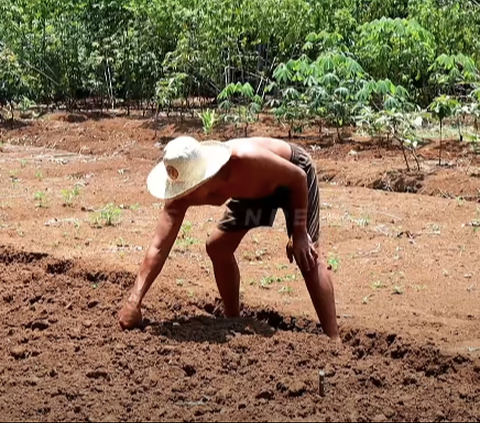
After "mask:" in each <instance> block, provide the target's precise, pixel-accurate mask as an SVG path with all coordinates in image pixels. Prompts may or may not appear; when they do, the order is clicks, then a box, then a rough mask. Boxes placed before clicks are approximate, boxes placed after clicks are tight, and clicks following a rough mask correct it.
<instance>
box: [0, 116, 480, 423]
mask: <svg viewBox="0 0 480 423" xmlns="http://www.w3.org/2000/svg"><path fill="white" fill-rule="evenodd" d="M0 131H1V132H0V142H1V144H0V163H1V165H0V180H1V182H2V184H1V188H0V240H1V241H0V274H1V276H0V278H1V282H2V283H1V285H0V301H1V302H2V307H1V309H0V322H1V325H0V333H1V336H2V339H3V342H2V343H1V346H0V351H1V354H2V360H1V365H0V380H1V383H0V416H1V420H2V421H25V420H30V421H67V420H71V421H145V420H147V421H148V420H157V421H158V420H162V421H173V420H184V421H212V420H213V421H221V420H223V419H224V420H226V421H239V420H242V421H246V420H247V419H252V420H253V421H285V420H290V421H312V420H314V419H316V420H317V421H331V420H334V421H337V420H339V419H340V420H341V419H344V421H385V420H388V421H399V420H406V421H479V420H480V412H479V408H478V402H479V400H480V388H479V386H480V384H479V382H480V354H479V353H480V336H479V332H478V324H479V319H480V301H479V292H480V291H479V289H480V287H479V285H478V281H479V276H480V264H479V262H478V251H479V249H480V232H479V231H477V229H478V224H479V221H480V208H479V205H478V200H479V198H480V191H479V189H478V187H479V186H480V184H479V179H478V178H479V174H480V160H478V158H477V159H476V161H475V160H474V161H472V162H471V163H470V161H471V155H470V153H469V150H468V146H464V145H463V144H462V143H459V142H458V141H455V140H453V139H452V140H451V142H446V145H447V148H446V151H447V152H448V153H446V154H447V155H446V156H445V161H446V165H444V166H442V167H437V166H436V165H435V160H436V156H437V151H436V149H437V143H436V142H433V141H432V142H431V143H428V144H426V146H424V147H423V148H421V149H419V154H420V156H421V160H422V169H423V171H422V172H410V173H408V172H405V171H404V168H405V164H404V162H403V157H402V155H401V153H400V152H399V150H395V149H393V148H391V147H388V148H387V147H381V146H379V145H378V143H377V142H375V141H373V140H370V139H369V138H368V137H362V136H358V135H355V134H350V135H348V134H347V135H346V136H345V141H344V142H342V143H333V140H334V138H335V137H334V133H335V130H334V129H328V128H324V131H323V133H322V135H321V136H320V135H318V131H317V132H315V131H314V130H310V131H308V130H307V131H305V132H304V133H303V134H302V135H301V136H297V137H296V138H295V139H294V142H296V143H298V144H300V145H303V146H305V148H307V149H308V150H309V151H310V153H311V155H312V157H313V158H314V159H315V161H316V163H317V167H318V174H319V178H320V180H321V181H322V182H321V221H322V227H321V243H322V246H323V259H324V260H327V261H328V263H329V264H330V266H331V270H332V272H333V277H334V282H335V289H336V298H337V313H338V317H339V323H340V325H341V335H342V339H343V345H342V346H341V347H340V346H335V345H332V344H330V343H329V342H328V338H327V337H325V336H324V335H323V334H322V333H321V329H320V327H319V325H317V323H316V322H317V320H316V317H315V313H314V310H313V306H312V305H311V303H310V299H309V297H308V293H307V290H306V288H305V286H304V283H303V280H302V278H301V275H300V274H299V272H298V271H297V269H296V267H295V266H294V265H292V264H289V262H288V260H287V258H286V255H285V244H286V241H287V239H286V235H285V232H284V220H283V216H282V215H281V214H279V215H278V218H277V221H276V223H275V227H274V228H272V229H259V230H256V231H253V232H252V233H251V234H249V235H248V236H247V237H246V239H245V241H244V243H243V244H241V246H240V248H239V251H238V254H237V258H238V260H239V265H240V269H241V273H242V287H241V292H242V304H243V316H242V318H241V319H238V320H227V319H224V318H223V317H222V307H221V303H220V301H219V298H218V293H217V290H216V286H215V281H214V278H213V275H212V268H211V264H210V262H209V260H208V257H207V255H206V253H205V248H204V242H205V240H206V237H207V235H208V233H209V232H210V231H211V230H212V228H213V227H214V226H215V224H216V221H217V219H218V218H219V217H220V215H221V213H222V208H213V207H212V208H210V207H202V208H198V209H191V210H189V212H188V214H187V218H186V221H185V223H184V226H183V228H182V230H181V234H180V236H179V238H178V241H177V243H176V245H175V247H174V250H173V252H172V254H171V257H170V258H169V260H168V261H167V264H166V266H165V269H164V271H163V273H162V274H161V275H160V277H159V278H158V280H157V281H156V283H155V284H154V285H153V287H152V289H151V291H150V292H149V294H148V295H147V298H146V301H145V309H144V317H145V327H144V328H143V329H142V330H136V331H133V332H122V331H120V328H119V326H118V323H117V313H118V310H119V309H120V307H121V305H122V303H123V301H124V300H125V298H126V296H127V294H128V291H129V289H130V288H131V286H132V284H133V282H134V278H135V275H136V272H137V270H138V266H139V264H140V263H141V260H142V258H143V255H144V252H145V249H146V247H147V246H148V243H149V242H150V237H151V235H152V231H153V229H154V226H155V223H156V219H157V216H158V214H159V211H160V209H161V207H162V205H161V204H160V203H157V202H156V200H155V199H154V198H152V197H151V196H150V195H149V194H148V193H147V192H146V187H145V179H146V176H147V174H148V172H149V170H150V169H151V168H152V166H153V165H154V164H155V163H156V162H157V161H158V160H159V159H160V158H161V145H162V143H165V142H166V141H168V140H169V139H171V138H172V137H174V136H176V135H178V134H181V133H190V134H193V135H195V136H197V137H198V138H200V139H206V138H207V136H206V135H204V134H203V133H202V127H201V123H199V122H198V121H197V120H195V121H192V120H191V119H189V118H186V119H185V120H184V121H181V120H180V119H177V118H176V117H170V118H163V119H162V123H161V125H159V129H158V133H157V137H155V136H154V126H153V123H152V120H151V119H150V118H147V117H145V118H143V117H142V116H141V114H140V115H137V114H135V113H134V114H132V115H131V116H125V115H123V114H120V115H118V116H116V115H114V114H111V115H107V114H104V115H94V114H90V115H88V114H80V113H78V114H68V113H60V112H59V113H54V114H47V115H45V116H43V117H42V118H41V119H36V120H31V121H28V120H24V121H20V120H18V121H16V123H5V124H4V125H3V126H2V127H1V129H0ZM241 133H242V130H241V128H239V129H238V131H236V130H235V128H234V127H233V126H220V127H219V128H218V129H216V130H215V131H214V132H213V133H212V134H211V135H210V136H209V137H210V138H214V139H221V140H225V139H227V138H229V137H233V136H238V135H241ZM251 135H270V136H276V137H282V138H283V137H285V129H284V128H283V127H281V126H279V125H276V124H275V123H274V122H273V121H272V120H271V118H269V117H266V116H262V118H261V120H260V122H259V123H257V124H255V125H254V126H253V127H252V128H251ZM467 166H468V169H467ZM76 187H77V188H76ZM380 188H383V189H380ZM322 369H323V370H324V371H325V373H326V379H325V395H324V396H321V395H320V394H319V376H318V372H319V370H322Z"/></svg>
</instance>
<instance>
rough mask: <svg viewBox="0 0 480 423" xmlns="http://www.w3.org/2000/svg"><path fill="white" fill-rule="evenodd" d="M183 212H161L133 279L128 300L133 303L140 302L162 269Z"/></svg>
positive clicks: (178, 228) (176, 233)
mask: <svg viewBox="0 0 480 423" xmlns="http://www.w3.org/2000/svg"><path fill="white" fill-rule="evenodd" d="M184 214H185V211H184V210H180V211H178V210H173V211H172V210H169V211H166V210H164V211H163V212H162V215H161V217H160V219H159V222H158V225H157V228H156V230H155V236H154V238H153V240H152V243H151V244H150V246H149V247H148V250H147V253H146V254H145V258H144V259H143V262H142V264H141V266H140V270H139V272H138V275H137V279H136V281H135V286H134V287H133V290H132V292H131V294H130V297H129V301H131V302H133V303H134V304H136V305H140V304H141V302H142V300H143V298H144V297H145V294H146V293H147V291H148V290H149V289H150V287H151V285H152V284H153V282H154V281H155V279H156V278H157V276H158V275H159V273H160V272H161V271H162V268H163V266H164V264H165V261H166V260H167V257H168V255H169V254H170V250H171V249H172V246H173V244H174V242H175V239H176V238H177V235H178V231H179V230H180V226H181V224H182V221H183V217H184Z"/></svg>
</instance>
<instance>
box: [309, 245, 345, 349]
mask: <svg viewBox="0 0 480 423" xmlns="http://www.w3.org/2000/svg"><path fill="white" fill-rule="evenodd" d="M317 251H318V259H317V266H315V267H313V268H312V269H310V271H309V272H304V271H303V270H302V269H300V271H301V272H302V275H303V278H304V279H305V284H306V285H307V289H308V292H309V294H310V298H311V299H312V303H313V306H314V307H315V311H316V312H317V315H318V318H319V319H320V323H321V324H322V328H323V331H324V332H325V334H326V335H327V336H329V337H330V338H331V339H333V340H335V341H338V340H340V336H339V333H338V323H337V312H336V307H335V294H334V289H333V282H332V278H331V275H330V272H329V270H328V269H327V267H326V266H325V263H324V262H323V260H322V259H321V257H320V251H319V249H317Z"/></svg>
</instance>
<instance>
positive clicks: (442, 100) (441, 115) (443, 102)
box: [428, 95, 459, 166]
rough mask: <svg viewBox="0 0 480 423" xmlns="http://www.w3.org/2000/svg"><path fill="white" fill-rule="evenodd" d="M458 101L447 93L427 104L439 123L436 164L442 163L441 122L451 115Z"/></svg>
mask: <svg viewBox="0 0 480 423" xmlns="http://www.w3.org/2000/svg"><path fill="white" fill-rule="evenodd" d="M458 105H459V103H458V101H457V100H455V99H453V98H451V97H450V96H447V95H441V96H439V97H436V98H435V100H434V101H433V102H432V103H431V104H430V105H429V106H428V110H430V111H431V113H432V114H433V116H434V117H435V118H436V119H437V120H438V121H439V123H440V146H439V149H438V165H439V166H441V165H442V149H443V122H444V120H445V119H446V118H448V117H450V116H452V114H453V112H454V110H455V108H456V107H458Z"/></svg>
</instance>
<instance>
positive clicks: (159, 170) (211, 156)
mask: <svg viewBox="0 0 480 423" xmlns="http://www.w3.org/2000/svg"><path fill="white" fill-rule="evenodd" d="M200 148H201V149H202V150H203V153H204V155H205V157H206V159H207V167H206V170H205V173H204V175H203V176H202V177H201V178H200V179H196V180H190V181H187V182H172V181H171V180H170V178H169V177H168V174H167V170H166V168H165V164H164V163H163V161H162V162H160V163H159V164H158V165H156V166H155V167H154V168H153V169H152V170H151V172H150V173H149V175H148V177H147V188H148V191H149V192H150V194H151V195H152V196H154V197H155V198H158V199H160V200H173V199H178V198H181V197H184V196H185V195H187V194H190V193H191V192H192V191H194V190H195V189H197V188H198V187H199V186H200V185H203V184H204V183H205V182H207V181H208V180H210V179H211V178H213V177H214V176H215V175H216V174H217V173H218V171H219V170H220V169H221V168H222V167H223V166H224V165H225V163H227V162H228V160H230V156H231V151H230V148H229V147H228V145H226V144H224V143H222V142H219V141H204V142H201V143H200Z"/></svg>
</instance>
